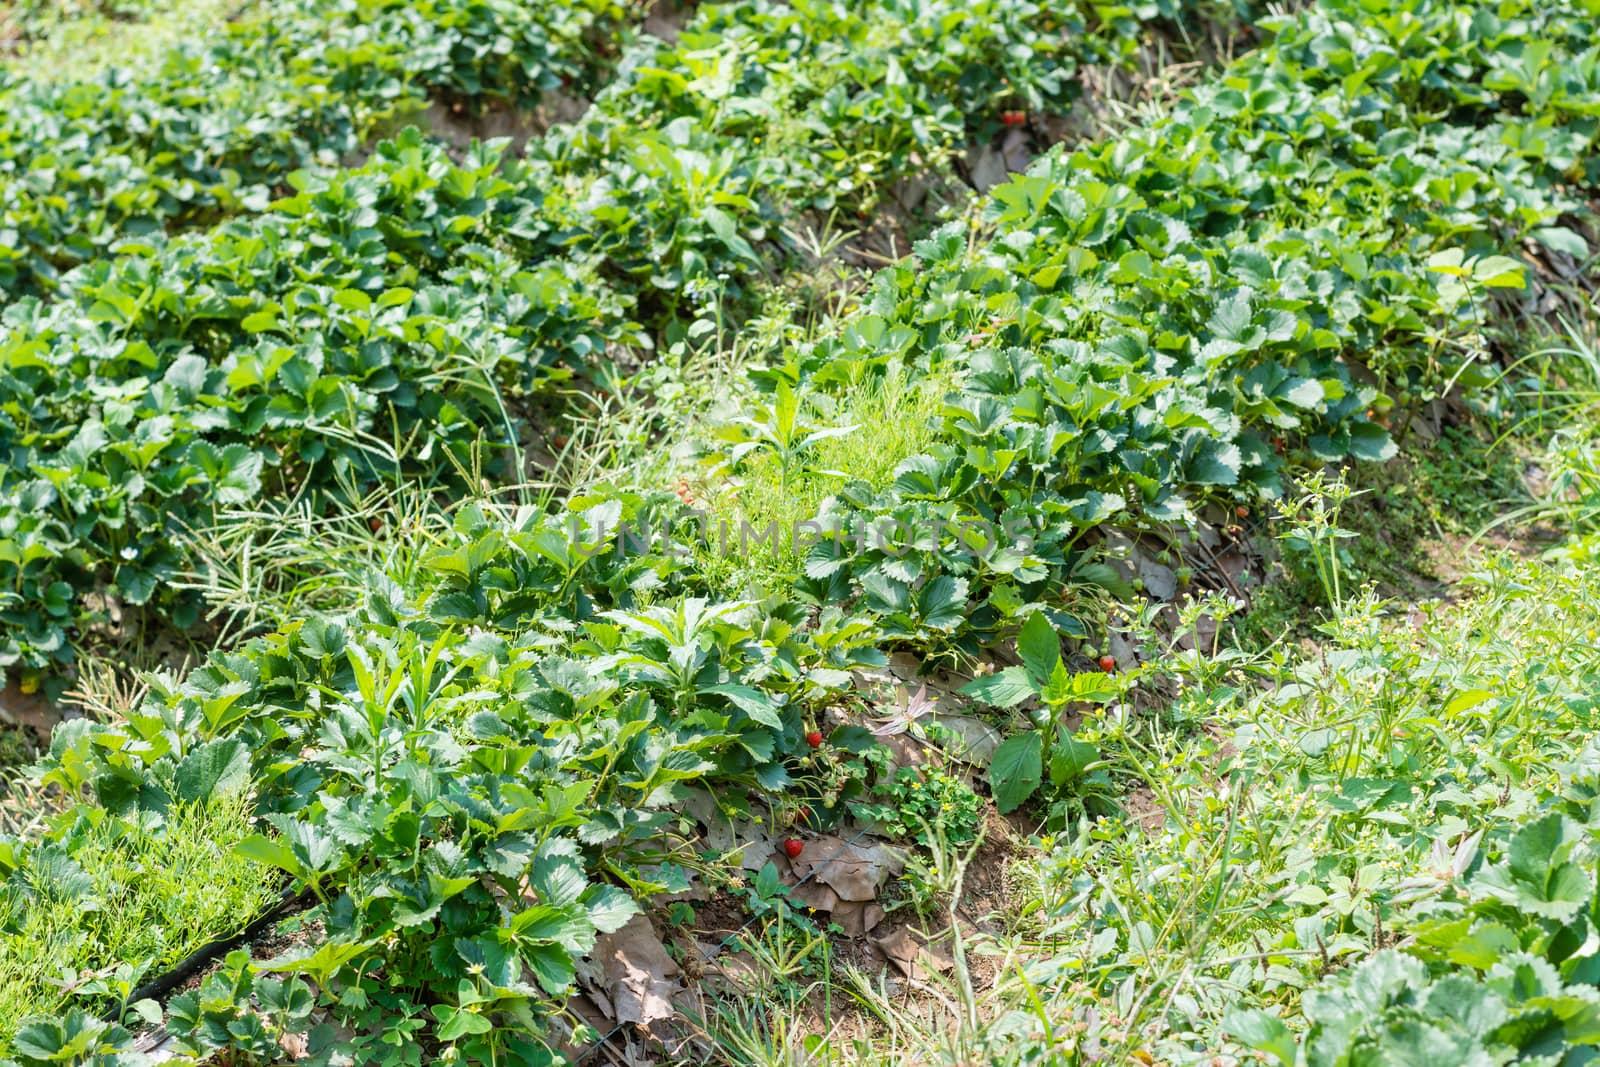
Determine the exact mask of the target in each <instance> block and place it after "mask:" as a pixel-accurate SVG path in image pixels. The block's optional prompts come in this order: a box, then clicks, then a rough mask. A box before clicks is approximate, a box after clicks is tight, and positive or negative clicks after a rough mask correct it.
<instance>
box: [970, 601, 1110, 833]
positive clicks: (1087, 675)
mask: <svg viewBox="0 0 1600 1067" xmlns="http://www.w3.org/2000/svg"><path fill="white" fill-rule="evenodd" d="M1017 655H1018V656H1020V657H1021V659H1022V663H1021V664H1019V665H1017V666H1013V667H1007V668H1005V669H1004V670H1002V671H999V672H998V673H996V674H991V675H987V676H984V677H981V678H977V679H975V680H973V681H972V682H970V683H968V685H967V686H966V688H965V689H964V690H963V692H965V693H966V694H967V695H969V696H974V697H977V698H978V699H979V700H981V701H984V702H986V703H989V704H992V705H994V706H996V707H1001V708H1010V707H1015V706H1017V705H1019V704H1022V703H1024V702H1027V701H1032V702H1035V708H1034V710H1033V711H1032V712H1030V714H1029V719H1030V722H1031V724H1032V726H1033V729H1032V730H1025V731H1024V732H1022V733H1015V732H1010V736H1008V737H1007V738H1006V740H1005V741H1003V742H1001V743H1000V746H999V747H998V748H997V749H996V750H995V753H994V757H993V758H992V759H991V761H990V764H989V786H990V788H991V790H992V791H993V793H994V799H995V804H996V805H998V806H999V808H1000V811H1001V812H1009V811H1015V810H1016V809H1017V808H1018V807H1020V806H1021V805H1022V803H1023V802H1024V801H1026V800H1027V799H1028V798H1029V797H1031V796H1033V794H1034V793H1035V792H1037V791H1038V789H1039V787H1040V786H1041V785H1042V784H1044V783H1045V782H1046V781H1048V782H1049V784H1050V788H1051V790H1054V791H1061V790H1066V789H1074V790H1077V789H1081V788H1082V786H1083V785H1084V780H1085V779H1087V778H1089V777H1090V776H1091V775H1093V774H1094V771H1095V769H1096V766H1097V765H1098V763H1099V760H1100V750H1099V749H1098V748H1097V747H1095V745H1094V744H1093V743H1091V742H1089V741H1086V740H1083V739H1081V738H1078V737H1075V736H1074V734H1073V731H1072V730H1069V729H1067V728H1066V723H1065V721H1064V720H1065V715H1066V712H1067V709H1068V708H1069V707H1082V706H1084V705H1088V704H1101V703H1105V702H1107V701H1110V700H1114V699H1116V697H1117V696H1118V695H1119V694H1121V693H1122V692H1123V691H1124V689H1125V688H1126V682H1125V681H1124V680H1122V679H1119V678H1114V677H1110V676H1108V675H1107V674H1106V673H1105V672H1104V671H1089V672H1079V673H1075V674H1074V673H1069V672H1068V671H1067V667H1066V662H1065V660H1064V659H1063V658H1062V655H1061V636H1060V635H1059V634H1058V633H1057V632H1056V629H1055V627H1054V626H1052V625H1051V623H1050V620H1049V619H1047V618H1046V617H1045V616H1044V615H1043V614H1042V613H1039V612H1035V613H1034V614H1032V615H1030V616H1028V621H1027V622H1025V623H1023V625H1022V632H1021V633H1020V634H1019V635H1018V637H1017ZM1064 812H1065V808H1064V807H1059V806H1058V807H1057V808H1056V809H1055V810H1054V811H1053V812H1052V814H1053V816H1054V817H1055V819H1056V821H1058V822H1059V821H1061V819H1062V817H1063V815H1064Z"/></svg>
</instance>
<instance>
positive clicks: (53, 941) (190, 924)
mask: <svg viewBox="0 0 1600 1067" xmlns="http://www.w3.org/2000/svg"><path fill="white" fill-rule="evenodd" d="M249 824H250V815H249V803H248V800H247V799H246V798H245V797H244V796H242V795H235V796H232V797H228V798H214V799H212V800H211V801H209V802H207V803H203V804H193V805H185V806H180V807H177V808H174V809H173V810H172V811H171V812H169V813H168V815H167V818H166V819H165V820H164V821H160V822H157V821H155V820H151V819H149V818H148V817H146V818H145V819H142V820H138V821H130V820H123V819H119V818H117V817H115V816H112V815H110V814H108V813H106V812H105V811H103V810H99V809H80V811H79V813H78V814H77V821H76V822H75V823H74V824H73V825H72V827H71V829H70V830H68V831H67V832H66V833H64V834H62V835H61V836H60V837H59V838H57V839H56V840H54V841H52V842H50V843H48V844H39V845H23V844H21V843H18V842H14V841H12V842H7V841H3V840H0V869H3V868H5V867H14V869H12V870H11V871H10V874H9V877H8V878H7V879H6V880H5V881H4V882H3V883H0V930H3V931H4V933H3V934H0V1033H14V1032H15V1031H16V1028H17V1026H18V1025H19V1024H20V1023H22V1022H23V1021H25V1020H26V1019H27V1018H28V1017H30V1016H33V1015H38V1014H44V1013H52V1012H57V1011H61V1010H64V1009H65V1008H66V1007H68V1006H69V1005H81V1006H96V1005H100V1006H103V1005H104V1004H105V1003H106V1002H108V1001H115V1000H117V999H120V997H119V994H120V995H122V996H125V995H126V993H127V992H128V991H129V990H130V989H131V988H133V987H135V986H137V985H139V984H140V983H141V982H143V981H146V980H148V979H150V978H153V977H155V976H156V975H157V974H159V973H161V972H162V971H163V970H164V969H166V968H167V967H169V966H170V965H172V964H174V963H176V962H177V961H179V960H180V959H182V958H183V957H185V956H187V955H188V954H189V953H191V952H193V951H195V950H196V949H198V948H200V947H201V946H202V945H204V944H206V943H207V942H209V941H211V940H214V939H215V938H218V937H223V936H226V935H229V934H233V933H236V932H237V931H239V930H241V929H243V928H244V926H245V925H246V924H247V923H249V921H250V920H251V919H253V918H254V917H255V916H256V915H257V914H258V913H260V911H261V910H262V909H263V908H264V907H265V906H266V905H267V904H268V902H269V901H271V900H272V899H273V898H274V897H275V896H276V893H275V892H274V890H273V888H272V886H271V885H270V884H268V881H267V880H264V879H263V877H262V874H263V872H262V869H261V867H260V866H258V865H256V864H254V863H251V862H250V861H248V860H246V859H244V858H242V857H240V856H238V855H236V854H235V853H234V850H233V846H234V845H235V844H237V843H238V842H239V841H240V840H242V839H243V838H244V837H245V836H246V835H247V834H248V833H249V828H250V827H249ZM123 983H126V987H125V988H124V987H123V985H122V984H123ZM85 999H87V1000H89V1001H91V1002H93V1003H92V1004H91V1005H82V1001H83V1000H85Z"/></svg>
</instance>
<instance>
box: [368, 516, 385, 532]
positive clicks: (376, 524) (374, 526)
mask: <svg viewBox="0 0 1600 1067" xmlns="http://www.w3.org/2000/svg"><path fill="white" fill-rule="evenodd" d="M367 529H369V530H371V531H372V532H373V533H377V532H378V531H379V530H381V529H383V520H382V519H380V518H378V517H377V516H376V515H374V516H373V517H372V518H370V519H368V520H367Z"/></svg>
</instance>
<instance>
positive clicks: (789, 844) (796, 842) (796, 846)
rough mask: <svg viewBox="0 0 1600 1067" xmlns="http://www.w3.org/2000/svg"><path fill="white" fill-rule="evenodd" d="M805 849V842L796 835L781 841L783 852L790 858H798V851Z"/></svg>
mask: <svg viewBox="0 0 1600 1067" xmlns="http://www.w3.org/2000/svg"><path fill="white" fill-rule="evenodd" d="M805 850H806V843H805V842H804V841H802V840H800V839H799V838H798V837H791V838H789V839H788V840H786V841H784V843H783V854H784V855H785V856H788V857H789V858H790V859H792V860H797V859H799V858H800V853H802V852H804V851H805Z"/></svg>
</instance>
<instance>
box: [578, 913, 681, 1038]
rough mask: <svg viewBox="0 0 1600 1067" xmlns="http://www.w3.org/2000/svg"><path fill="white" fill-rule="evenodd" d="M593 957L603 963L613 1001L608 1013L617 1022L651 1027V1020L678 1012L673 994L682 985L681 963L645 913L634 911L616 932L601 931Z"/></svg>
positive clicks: (604, 983)
mask: <svg viewBox="0 0 1600 1067" xmlns="http://www.w3.org/2000/svg"><path fill="white" fill-rule="evenodd" d="M591 959H593V960H594V961H595V962H596V963H598V964H599V965H600V968H601V984H602V987H603V993H604V994H605V995H606V996H608V997H609V999H610V1002H611V1003H610V1004H609V1007H610V1009H611V1010H610V1013H609V1014H610V1015H611V1017H612V1018H614V1019H615V1020H616V1021H617V1022H619V1023H637V1024H639V1025H640V1026H642V1027H644V1028H645V1029H647V1030H648V1029H650V1026H651V1024H652V1023H656V1022H660V1021H661V1020H663V1019H670V1018H672V1017H673V1015H675V1014H676V1013H677V1009H676V1008H674V1007H673V1005H672V997H673V994H675V993H677V992H679V991H680V990H681V989H682V985H681V984H680V983H679V982H678V965H677V964H676V963H674V962H672V957H671V956H668V955H667V949H666V946H664V945H663V944H662V943H661V938H660V937H659V936H657V934H656V931H655V927H654V926H652V925H651V924H650V920H649V919H647V918H645V917H644V916H643V915H635V916H634V917H633V918H631V919H629V920H628V921H627V923H625V924H624V925H623V927H622V929H620V930H618V931H616V932H615V933H610V934H601V935H600V936H599V938H597V939H596V940H595V945H594V952H593V953H591ZM597 1002H598V998H597ZM602 1006H603V1007H604V1006H606V1005H602Z"/></svg>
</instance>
